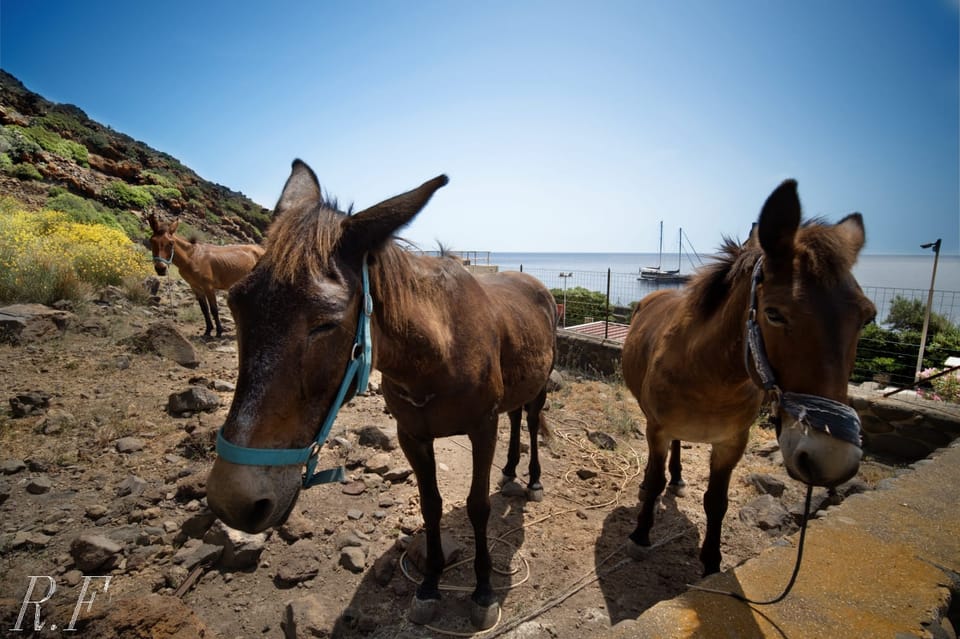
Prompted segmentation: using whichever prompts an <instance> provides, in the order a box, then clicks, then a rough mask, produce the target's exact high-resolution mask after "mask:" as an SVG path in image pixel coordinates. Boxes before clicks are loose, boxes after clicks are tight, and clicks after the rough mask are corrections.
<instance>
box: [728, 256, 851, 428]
mask: <svg viewBox="0 0 960 639" xmlns="http://www.w3.org/2000/svg"><path fill="white" fill-rule="evenodd" d="M762 281H763V257H762V256H761V257H760V258H759V259H758V260H757V263H756V264H755V265H754V267H753V276H752V277H751V280H750V310H749V312H748V313H747V333H746V339H745V340H744V360H745V363H746V366H747V370H750V365H751V364H753V369H754V371H756V373H757V377H758V378H759V379H760V383H761V386H762V387H763V390H765V391H767V393H768V394H770V395H772V396H773V401H774V402H775V403H776V404H778V405H779V407H780V408H781V409H783V411H784V412H786V413H787V414H788V415H790V416H791V417H793V418H794V419H795V420H797V422H799V423H801V424H804V425H805V426H808V427H810V428H813V429H814V430H819V431H821V432H824V433H826V434H828V435H830V436H831V437H835V438H837V439H840V440H842V441H845V442H848V443H850V444H853V445H855V446H862V445H863V442H862V440H861V436H860V416H859V415H857V411H855V410H854V409H853V408H852V407H851V406H848V405H847V404H844V403H842V402H838V401H834V400H832V399H829V398H827V397H821V396H819V395H807V394H804V393H793V392H790V391H786V392H784V391H782V390H781V389H780V387H779V386H778V385H777V378H776V376H775V375H774V373H773V367H772V366H770V360H768V359H767V351H766V348H765V346H764V343H763V334H762V333H761V332H760V323H759V322H757V285H758V284H760V283H761V282H762ZM777 432H779V430H778V431H777Z"/></svg>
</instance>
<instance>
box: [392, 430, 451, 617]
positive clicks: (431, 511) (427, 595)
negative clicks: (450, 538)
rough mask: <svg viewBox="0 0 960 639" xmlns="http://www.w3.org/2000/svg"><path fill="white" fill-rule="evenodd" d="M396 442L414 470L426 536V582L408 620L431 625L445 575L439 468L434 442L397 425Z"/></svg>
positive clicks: (438, 603)
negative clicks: (441, 538)
mask: <svg viewBox="0 0 960 639" xmlns="http://www.w3.org/2000/svg"><path fill="white" fill-rule="evenodd" d="M398 426H399V427H398V428H397V439H398V440H399V441H400V448H402V449H403V453H404V455H406V457H407V461H409V462H410V465H411V466H412V467H413V472H414V474H415V475H416V477H417V488H418V490H419V491H420V513H421V514H422V515H423V525H424V530H425V532H426V535H427V566H426V572H425V574H424V576H423V582H422V583H421V584H420V586H418V587H417V594H416V595H415V596H414V598H413V603H412V604H411V606H410V613H409V615H407V617H408V618H409V619H410V621H412V622H413V623H416V624H421V625H423V624H428V623H430V622H431V621H433V618H434V617H435V616H436V614H437V611H438V610H439V608H440V575H441V573H443V548H442V546H441V543H440V515H441V513H442V512H443V499H442V498H441V497H440V490H439V489H438V488H437V464H436V459H435V457H434V454H433V440H432V439H429V440H427V441H420V440H418V439H415V438H413V437H411V436H410V435H408V434H407V433H406V430H405V429H404V428H403V426H402V425H398Z"/></svg>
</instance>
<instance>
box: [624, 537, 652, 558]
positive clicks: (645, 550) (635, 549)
mask: <svg viewBox="0 0 960 639" xmlns="http://www.w3.org/2000/svg"><path fill="white" fill-rule="evenodd" d="M627 554H628V555H629V556H630V558H631V559H635V560H636V561H643V560H644V559H646V558H647V557H649V556H650V546H641V545H640V544H638V543H637V542H635V541H634V540H632V539H627Z"/></svg>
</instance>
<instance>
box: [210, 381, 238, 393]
mask: <svg viewBox="0 0 960 639" xmlns="http://www.w3.org/2000/svg"><path fill="white" fill-rule="evenodd" d="M210 388H212V389H213V390H215V391H217V392H220V393H232V392H233V391H235V390H237V386H236V384H233V383H231V382H228V381H226V380H223V379H215V380H213V381H212V382H210Z"/></svg>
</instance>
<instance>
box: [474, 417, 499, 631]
mask: <svg viewBox="0 0 960 639" xmlns="http://www.w3.org/2000/svg"><path fill="white" fill-rule="evenodd" d="M470 443H471V444H472V445H473V481H472V483H471V484H470V495H469V496H468V497H467V514H468V515H469V516H470V523H471V524H473V538H474V541H475V542H476V557H475V559H474V562H473V568H474V571H475V572H476V576H477V587H476V589H475V590H474V591H473V596H472V597H471V600H472V601H473V606H472V607H471V611H470V621H471V622H472V623H473V625H474V626H475V627H476V628H477V629H479V630H486V629H487V628H491V627H493V625H494V624H496V623H497V620H498V619H499V618H500V603H499V602H498V601H497V597H496V595H495V594H494V592H493V586H492V585H491V584H490V571H491V568H492V565H493V563H492V561H491V560H490V550H489V548H488V547H487V522H488V520H489V519H490V465H491V464H492V463H493V453H494V450H495V449H496V447H497V416H496V415H493V416H492V418H491V419H489V420H488V423H486V424H482V425H480V427H479V428H477V429H476V430H474V432H473V433H472V434H471V435H470Z"/></svg>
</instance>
